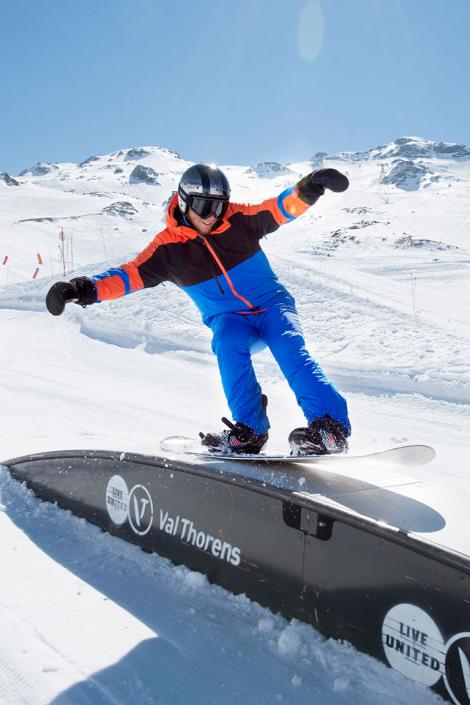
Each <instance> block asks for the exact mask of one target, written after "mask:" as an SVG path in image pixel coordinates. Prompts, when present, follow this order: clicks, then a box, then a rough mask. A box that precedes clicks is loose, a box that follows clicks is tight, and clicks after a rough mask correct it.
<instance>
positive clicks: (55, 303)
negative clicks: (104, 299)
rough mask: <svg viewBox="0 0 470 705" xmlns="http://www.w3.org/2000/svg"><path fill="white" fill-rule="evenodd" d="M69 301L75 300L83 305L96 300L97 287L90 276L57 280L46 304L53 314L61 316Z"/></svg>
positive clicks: (49, 292)
mask: <svg viewBox="0 0 470 705" xmlns="http://www.w3.org/2000/svg"><path fill="white" fill-rule="evenodd" d="M67 301H75V303H77V304H81V305H82V306H88V305H89V304H94V303H95V302H96V287H95V284H94V282H92V280H91V279H89V278H88V277H76V278H75V279H71V280H70V282H57V283H56V284H53V285H52V286H51V288H50V289H49V291H48V292H47V296H46V306H47V310H48V311H49V313H52V315H53V316H60V315H61V313H63V312H64V308H65V304H66V303H67Z"/></svg>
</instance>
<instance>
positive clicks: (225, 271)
mask: <svg viewBox="0 0 470 705" xmlns="http://www.w3.org/2000/svg"><path fill="white" fill-rule="evenodd" d="M201 238H202V241H203V243H204V244H205V246H206V247H207V249H208V250H209V252H210V253H211V255H212V257H213V258H214V259H215V261H216V262H217V264H218V265H219V268H220V271H221V272H222V274H223V275H224V277H225V279H226V280H227V283H228V285H229V287H230V290H231V292H232V294H233V295H234V296H236V297H237V299H240V301H243V303H244V304H245V306H248V308H251V309H253V310H254V309H256V306H253V304H252V303H250V302H249V301H248V299H245V297H244V296H242V295H241V294H239V293H238V291H237V290H236V289H235V287H234V286H233V283H232V280H231V279H230V277H229V275H228V272H227V270H226V269H225V267H224V265H223V264H222V262H221V261H220V259H219V258H218V257H217V255H216V253H215V252H214V250H213V249H212V247H211V246H210V245H209V242H208V241H207V240H206V238H205V237H204V236H203V235H201Z"/></svg>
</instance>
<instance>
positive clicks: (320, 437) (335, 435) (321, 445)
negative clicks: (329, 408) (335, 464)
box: [289, 414, 348, 455]
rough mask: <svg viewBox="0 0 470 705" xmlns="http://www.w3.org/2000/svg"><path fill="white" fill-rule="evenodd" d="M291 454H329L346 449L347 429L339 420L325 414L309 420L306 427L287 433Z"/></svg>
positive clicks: (342, 451)
mask: <svg viewBox="0 0 470 705" xmlns="http://www.w3.org/2000/svg"><path fill="white" fill-rule="evenodd" d="M289 445H290V447H291V455H330V454H331V453H344V452H346V451H347V450H348V441H347V430H346V428H345V427H344V426H343V424H342V423H341V422H340V421H334V420H333V419H332V418H331V416H328V414H325V415H324V416H322V417H321V418H320V419H314V420H313V421H310V423H309V425H308V427H307V428H295V429H294V430H293V431H291V433H290V434H289Z"/></svg>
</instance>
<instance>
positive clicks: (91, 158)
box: [78, 157, 99, 166]
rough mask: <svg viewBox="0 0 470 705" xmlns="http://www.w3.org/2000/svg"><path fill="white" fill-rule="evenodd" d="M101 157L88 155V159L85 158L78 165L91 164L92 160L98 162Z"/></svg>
mask: <svg viewBox="0 0 470 705" xmlns="http://www.w3.org/2000/svg"><path fill="white" fill-rule="evenodd" d="M98 161H99V157H88V159H85V160H84V161H83V162H80V164H79V165H78V166H86V165H87V164H91V163H92V162H98Z"/></svg>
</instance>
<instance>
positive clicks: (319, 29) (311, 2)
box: [297, 0, 325, 63]
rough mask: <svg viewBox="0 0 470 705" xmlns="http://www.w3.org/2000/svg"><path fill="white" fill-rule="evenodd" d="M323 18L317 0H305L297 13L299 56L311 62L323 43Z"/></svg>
mask: <svg viewBox="0 0 470 705" xmlns="http://www.w3.org/2000/svg"><path fill="white" fill-rule="evenodd" d="M324 28H325V20H324V16H323V10H322V8H321V4H320V2H319V0H307V1H306V2H305V4H304V6H303V8H302V10H301V12H300V15H299V27H298V32H297V45H298V49H299V54H300V57H301V58H302V59H303V60H304V61H305V62H306V63H311V62H312V61H314V60H315V59H316V57H317V56H318V54H319V53H320V51H321V48H322V44H323V34H324Z"/></svg>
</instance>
